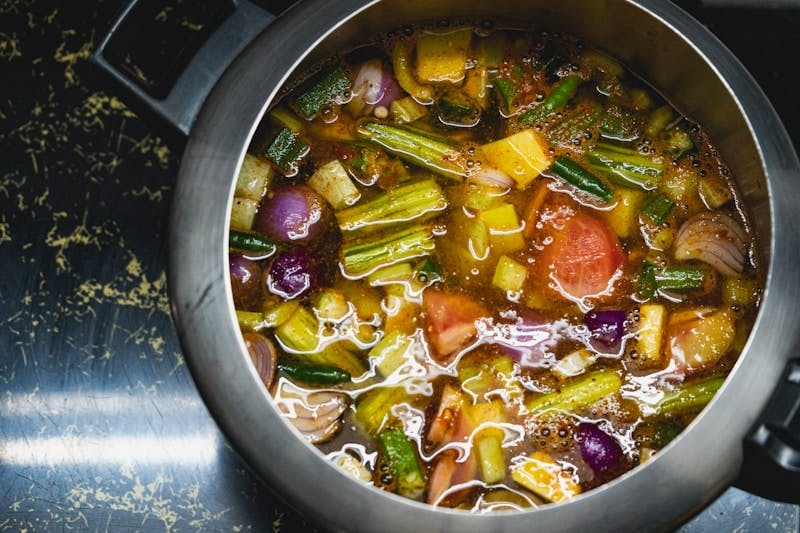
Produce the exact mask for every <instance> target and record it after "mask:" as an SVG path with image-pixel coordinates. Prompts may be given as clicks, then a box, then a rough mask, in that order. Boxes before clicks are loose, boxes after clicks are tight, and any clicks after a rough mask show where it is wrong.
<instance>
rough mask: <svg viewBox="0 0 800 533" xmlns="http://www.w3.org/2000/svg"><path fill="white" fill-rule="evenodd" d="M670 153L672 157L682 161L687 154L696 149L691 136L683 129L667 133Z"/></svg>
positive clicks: (675, 129)
mask: <svg viewBox="0 0 800 533" xmlns="http://www.w3.org/2000/svg"><path fill="white" fill-rule="evenodd" d="M667 141H668V142H669V151H670V153H671V154H672V157H674V158H675V159H680V158H681V157H683V155H684V154H685V153H686V152H689V151H690V150H692V149H694V142H693V141H692V138H691V137H690V136H689V134H688V133H687V132H686V131H685V130H683V129H682V128H672V129H671V130H669V131H668V132H667Z"/></svg>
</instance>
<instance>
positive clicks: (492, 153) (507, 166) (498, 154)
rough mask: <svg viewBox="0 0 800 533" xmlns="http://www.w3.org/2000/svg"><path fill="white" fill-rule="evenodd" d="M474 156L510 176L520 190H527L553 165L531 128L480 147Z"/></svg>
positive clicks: (544, 146) (541, 142) (485, 164)
mask: <svg viewBox="0 0 800 533" xmlns="http://www.w3.org/2000/svg"><path fill="white" fill-rule="evenodd" d="M475 155H476V156H477V158H478V159H479V160H480V161H481V164H482V165H484V166H488V167H493V168H496V169H499V170H502V171H503V172H505V173H506V174H508V175H509V176H511V177H512V178H513V179H514V181H516V182H517V187H518V188H520V189H524V188H525V187H527V186H528V184H529V183H530V182H532V181H533V180H535V179H536V178H537V177H538V176H539V174H541V173H542V172H543V171H544V170H546V169H547V168H549V167H550V165H551V164H552V162H553V161H552V158H551V157H550V155H549V154H548V153H547V147H546V145H545V144H544V142H543V141H542V140H541V139H540V138H539V135H538V134H537V133H536V132H535V131H533V130H532V129H527V130H522V131H520V132H519V133H515V134H514V135H511V136H509V137H506V138H504V139H500V140H499V141H495V142H492V143H489V144H484V145H482V146H479V147H478V148H476V149H475Z"/></svg>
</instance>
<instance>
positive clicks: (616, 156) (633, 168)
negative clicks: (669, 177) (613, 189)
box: [586, 143, 664, 190]
mask: <svg viewBox="0 0 800 533" xmlns="http://www.w3.org/2000/svg"><path fill="white" fill-rule="evenodd" d="M586 155H587V158H588V160H589V163H590V165H591V167H592V169H594V170H597V171H600V172H602V173H604V174H605V175H606V176H608V179H610V180H612V181H613V182H614V183H615V184H617V185H623V186H625V187H639V188H642V189H645V190H651V189H654V188H655V187H657V186H658V184H659V183H660V182H661V176H662V175H663V174H664V167H663V165H662V164H661V163H657V162H656V161H654V160H653V159H650V158H649V157H646V156H643V155H641V154H640V153H639V152H637V151H636V150H632V149H630V148H622V147H620V146H616V145H611V144H607V143H598V145H597V146H596V147H595V148H594V149H593V150H590V151H589V152H588V153H587V154H586Z"/></svg>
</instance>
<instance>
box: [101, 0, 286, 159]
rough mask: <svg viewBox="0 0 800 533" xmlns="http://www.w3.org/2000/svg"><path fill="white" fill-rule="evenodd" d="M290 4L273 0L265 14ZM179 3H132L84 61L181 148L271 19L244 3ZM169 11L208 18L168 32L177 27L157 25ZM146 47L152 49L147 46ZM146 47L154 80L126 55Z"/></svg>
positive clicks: (181, 24) (232, 0)
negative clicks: (204, 108)
mask: <svg viewBox="0 0 800 533" xmlns="http://www.w3.org/2000/svg"><path fill="white" fill-rule="evenodd" d="M260 3H262V4H263V2H260ZM292 3H293V0H292V1H291V2H287V1H285V0H277V1H275V0H273V1H272V2H271V5H270V7H269V9H270V10H271V11H273V12H274V13H280V12H281V11H283V9H284V8H285V7H288V6H289V5H291V4H292ZM171 4H175V5H174V6H171ZM178 4H180V3H179V2H177V1H173V2H166V3H165V2H163V1H153V0H131V1H130V2H129V3H128V4H127V6H125V7H124V8H123V10H122V11H121V13H120V15H119V16H118V18H117V19H116V20H115V21H114V23H113V24H112V25H111V28H110V29H109V31H108V34H107V35H106V36H105V37H104V38H103V40H102V41H101V43H100V45H99V46H98V47H97V49H96V50H95V51H94V53H93V54H92V57H91V61H92V63H93V64H94V65H95V66H96V67H98V68H99V70H100V71H101V73H102V74H103V75H104V77H105V78H106V80H107V81H108V82H110V83H111V85H112V86H113V89H114V90H115V92H122V93H124V97H125V101H126V102H127V103H130V104H131V106H132V107H133V108H134V110H135V111H136V112H137V113H138V114H139V115H140V116H142V118H144V119H145V120H147V121H148V122H149V123H151V126H153V127H154V129H155V131H157V132H158V133H159V134H160V135H161V136H162V137H163V138H164V139H165V140H166V141H167V142H168V143H170V144H172V145H173V146H175V147H178V148H182V147H183V145H184V144H185V143H186V139H187V138H188V135H189V129H190V128H191V126H192V123H193V122H194V120H195V118H196V117H197V114H198V112H199V110H200V107H201V106H202V104H203V102H204V101H205V99H206V97H207V96H208V94H209V93H210V92H211V89H212V87H213V86H214V85H215V84H216V82H217V80H218V79H219V78H220V77H221V76H222V74H223V72H224V71H225V69H226V68H227V67H228V66H229V65H230V64H231V63H232V62H233V60H234V59H235V58H236V57H237V56H238V55H239V53H240V52H241V51H242V50H244V48H245V47H246V46H247V45H248V44H249V43H250V42H251V41H252V40H253V39H254V38H255V37H256V36H257V35H258V34H259V33H261V31H262V30H264V28H266V27H267V26H269V24H270V23H271V22H272V21H273V20H274V19H275V15H273V14H272V13H270V12H268V11H266V10H265V9H262V8H261V7H259V6H258V5H256V4H254V3H252V2H250V1H249V0H223V1H220V0H217V1H215V2H208V1H205V2H203V0H195V1H194V3H193V2H191V1H189V2H182V4H183V5H180V6H178ZM186 4H191V5H189V6H188V7H187V6H186ZM170 7H177V8H179V9H183V12H184V13H188V14H190V15H192V16H198V13H203V14H204V15H206V16H207V18H208V20H202V21H201V23H199V24H198V23H197V22H196V21H194V20H192V21H189V20H187V19H182V20H181V21H179V22H178V24H179V26H177V29H178V30H180V31H175V29H176V26H174V25H173V26H169V25H168V24H164V21H165V19H167V18H168V17H169V16H170V13H171V12H172V11H171V10H170ZM165 8H166V9H165ZM200 18H202V17H200ZM170 30H172V31H170ZM165 34H166V35H165ZM187 34H190V35H189V36H188V38H187ZM152 43H159V44H158V45H156V46H155V47H153V46H152ZM161 43H166V44H167V45H166V46H165V45H163V44H161ZM145 45H151V50H150V52H152V53H150V55H151V56H155V55H157V56H158V57H157V58H153V57H147V58H145V59H148V60H150V61H151V63H157V64H155V65H151V66H153V67H154V68H153V70H154V71H156V74H155V76H151V75H149V74H148V73H145V72H142V71H141V69H140V67H139V66H138V65H131V64H130V53H131V51H136V49H137V47H138V48H139V49H141V48H142V47H143V46H145ZM164 52H168V53H169V54H171V55H170V56H166V55H165V54H164Z"/></svg>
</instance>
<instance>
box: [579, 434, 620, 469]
mask: <svg viewBox="0 0 800 533" xmlns="http://www.w3.org/2000/svg"><path fill="white" fill-rule="evenodd" d="M578 444H579V445H580V450H581V457H583V460H584V461H586V462H587V463H588V464H589V466H591V467H592V469H593V470H595V471H598V472H603V471H606V470H609V469H611V468H614V467H615V466H617V465H618V464H619V462H620V461H621V460H622V448H621V447H620V445H619V443H618V442H617V440H616V439H615V438H614V437H612V436H611V435H609V434H608V433H606V432H605V431H603V430H602V429H600V427H599V426H598V425H597V424H591V423H589V422H581V423H580V424H578Z"/></svg>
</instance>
